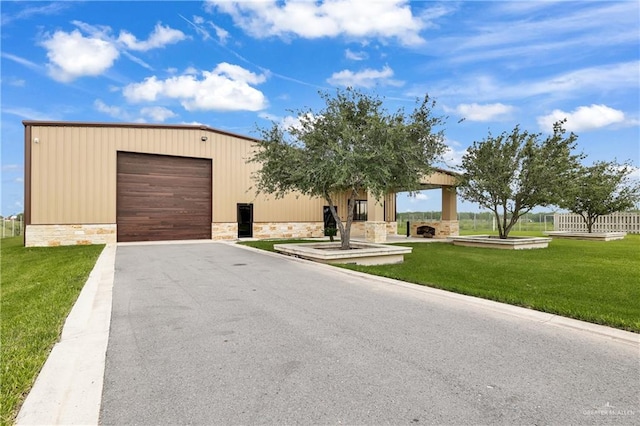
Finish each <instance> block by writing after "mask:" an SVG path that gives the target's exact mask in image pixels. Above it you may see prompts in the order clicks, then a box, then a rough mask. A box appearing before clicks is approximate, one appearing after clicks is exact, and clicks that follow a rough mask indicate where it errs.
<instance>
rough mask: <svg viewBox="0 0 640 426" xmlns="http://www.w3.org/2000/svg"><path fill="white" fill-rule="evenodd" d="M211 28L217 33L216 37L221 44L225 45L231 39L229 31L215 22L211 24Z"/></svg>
mask: <svg viewBox="0 0 640 426" xmlns="http://www.w3.org/2000/svg"><path fill="white" fill-rule="evenodd" d="M209 26H210V27H211V28H213V30H214V31H215V32H216V36H218V41H219V42H220V43H221V44H225V43H226V42H227V39H228V38H229V31H227V30H225V29H224V28H222V27H219V26H217V25H216V24H214V23H213V22H209Z"/></svg>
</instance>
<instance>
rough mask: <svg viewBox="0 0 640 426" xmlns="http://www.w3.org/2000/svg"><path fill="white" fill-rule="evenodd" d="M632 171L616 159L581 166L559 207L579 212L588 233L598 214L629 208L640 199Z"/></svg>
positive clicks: (631, 168)
mask: <svg viewBox="0 0 640 426" xmlns="http://www.w3.org/2000/svg"><path fill="white" fill-rule="evenodd" d="M634 170H635V168H634V167H633V166H632V165H631V163H629V162H626V163H623V164H618V163H617V162H615V161H610V162H608V161H598V162H595V163H594V164H593V165H591V166H588V167H582V168H581V169H580V172H579V173H578V175H577V177H576V178H575V179H573V180H572V182H571V185H570V188H569V190H568V191H567V193H566V196H565V197H564V199H563V200H562V201H561V202H560V203H559V207H562V208H565V209H567V210H569V211H571V212H573V213H576V214H579V215H580V216H581V217H582V219H583V220H584V223H585V224H586V225H587V231H588V232H589V233H591V232H593V225H594V224H595V223H596V221H597V220H598V218H599V217H600V216H604V215H607V214H611V213H615V212H619V211H624V210H628V209H631V208H633V207H635V205H636V203H638V202H639V201H640V183H639V182H638V181H637V180H635V181H634V180H632V179H631V173H632V172H633V171H634Z"/></svg>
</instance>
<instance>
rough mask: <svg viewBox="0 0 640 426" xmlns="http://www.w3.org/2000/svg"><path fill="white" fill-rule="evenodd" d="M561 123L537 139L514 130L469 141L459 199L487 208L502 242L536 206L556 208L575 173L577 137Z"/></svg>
mask: <svg viewBox="0 0 640 426" xmlns="http://www.w3.org/2000/svg"><path fill="white" fill-rule="evenodd" d="M563 124H564V121H561V122H557V123H555V124H554V126H553V134H552V135H549V136H547V137H546V138H545V139H544V140H542V139H541V138H542V135H541V134H539V133H529V132H528V131H526V130H521V129H520V127H519V126H516V127H515V128H514V129H513V131H511V132H510V133H507V132H503V133H502V134H500V135H499V136H492V135H491V134H489V136H488V137H487V138H486V139H484V140H482V141H480V142H474V143H473V145H472V146H471V147H470V148H469V149H468V150H467V152H466V153H465V155H464V156H463V157H462V168H463V169H464V173H463V175H462V176H461V177H460V181H459V185H460V186H459V191H460V196H461V197H462V198H464V199H466V200H468V201H473V202H476V203H478V204H480V206H482V207H484V208H487V209H489V210H491V211H492V212H493V214H494V217H495V219H496V222H497V224H498V233H499V235H500V238H503V239H504V238H507V237H508V235H509V232H510V231H511V229H512V228H513V225H515V224H516V223H517V222H518V219H519V218H520V217H521V216H523V215H525V214H526V213H528V212H530V211H531V210H532V209H533V208H534V207H536V206H548V205H557V203H558V202H559V201H560V200H561V199H562V198H563V193H564V190H565V188H566V186H567V184H568V182H570V181H571V178H572V177H573V176H574V175H575V173H576V171H577V169H578V167H579V164H580V160H581V159H582V158H583V156H582V155H580V154H573V153H572V152H573V150H574V149H575V147H576V139H577V136H576V135H574V134H573V133H570V134H569V135H566V131H565V130H564V128H563V127H562V125H563Z"/></svg>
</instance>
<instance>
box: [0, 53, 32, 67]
mask: <svg viewBox="0 0 640 426" xmlns="http://www.w3.org/2000/svg"><path fill="white" fill-rule="evenodd" d="M0 56H2V57H3V58H6V59H9V60H11V61H13V62H16V63H18V64H20V65H23V66H25V67H27V68H30V69H32V70H39V69H40V68H41V67H40V65H38V64H36V63H35V62H31V61H30V60H28V59H25V58H23V57H20V56H17V55H12V54H11V53H6V52H0Z"/></svg>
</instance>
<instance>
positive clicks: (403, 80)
mask: <svg viewBox="0 0 640 426" xmlns="http://www.w3.org/2000/svg"><path fill="white" fill-rule="evenodd" d="M0 7H1V8H2V10H1V14H2V17H1V27H2V29H1V43H2V44H1V52H2V53H1V66H2V68H1V75H2V79H1V86H0V89H1V120H2V123H1V128H2V130H1V132H2V133H1V136H2V160H1V163H2V207H1V212H0V213H1V214H3V215H9V214H12V213H17V212H20V211H22V209H23V172H24V167H23V161H24V148H23V125H22V120H25V119H29V120H62V121H98V122H148V123H202V124H206V125H208V126H211V127H215V128H219V129H224V130H229V131H233V132H236V133H241V134H246V135H250V136H257V133H256V132H255V129H256V126H260V127H265V126H268V125H269V123H270V120H274V121H277V122H281V123H283V124H291V123H294V122H295V118H294V117H293V116H292V110H299V109H304V108H306V107H309V108H312V109H320V108H321V107H322V103H321V100H320V98H319V96H318V90H325V91H335V89H336V88H344V87H346V86H353V87H357V88H359V89H361V90H363V91H365V92H371V93H376V94H378V95H380V96H383V97H384V98H385V103H386V106H387V108H388V109H389V110H395V109H397V108H399V107H405V108H408V109H410V108H412V107H413V106H414V105H415V99H416V98H417V97H419V98H422V97H423V96H424V95H425V94H426V93H428V94H429V95H430V96H432V97H433V98H435V99H436V101H437V105H438V107H437V110H436V113H438V114H439V115H447V116H449V119H448V122H447V125H446V128H445V134H446V138H447V144H448V145H449V147H450V151H449V153H448V155H447V158H446V161H445V163H444V164H442V165H443V166H445V167H450V168H453V167H455V166H456V165H457V164H459V161H460V157H461V156H462V154H463V153H464V151H465V149H466V148H467V147H468V146H469V145H470V144H471V143H472V142H473V141H475V140H482V139H483V138H485V137H486V136H487V134H488V132H489V131H491V132H492V133H493V134H498V133H500V132H502V131H505V130H511V129H512V128H513V127H514V126H515V125H516V124H520V125H521V127H522V128H525V129H527V130H530V131H535V132H542V133H545V134H546V133H548V132H550V129H551V124H552V123H553V122H554V121H556V120H557V119H561V118H567V119H568V123H567V128H568V129H569V130H572V131H574V132H575V133H576V134H577V135H578V136H579V139H578V143H579V147H580V149H581V150H582V151H584V152H585V153H586V154H587V155H588V158H587V161H586V162H588V163H590V162H593V161H596V160H613V159H617V160H619V161H623V160H631V161H632V162H633V163H634V164H635V165H636V166H638V164H639V163H640V152H639V141H640V134H639V129H640V127H639V124H640V105H639V104H640V90H639V86H640V2H638V1H635V0H633V1H619V2H618V1H603V2H597V1H579V2H568V1H559V2H554V1H545V2H541V1H518V2H508V1H494V2H479V1H467V2H464V1H461V2H455V1H444V2H426V1H421V2H408V1H393V0H389V1H379V2H375V1H365V0H353V1H352V0H333V1H324V2H320V1H317V2H294V1H270V0H265V1H259V2H258V1H256V2H247V1H241V2H234V1H210V2H195V1H193V2H144V1H139V2H5V1H3V2H1V3H0ZM461 118H465V120H464V121H462V122H461V123H459V120H460V119H461ZM425 210H440V194H439V191H425V192H423V193H421V194H419V195H418V196H417V197H413V198H410V197H407V196H406V195H399V197H398V211H425ZM459 210H460V211H477V207H476V206H474V205H471V204H468V203H463V202H460V203H459Z"/></svg>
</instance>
